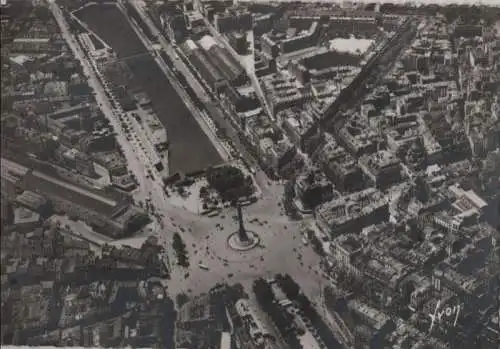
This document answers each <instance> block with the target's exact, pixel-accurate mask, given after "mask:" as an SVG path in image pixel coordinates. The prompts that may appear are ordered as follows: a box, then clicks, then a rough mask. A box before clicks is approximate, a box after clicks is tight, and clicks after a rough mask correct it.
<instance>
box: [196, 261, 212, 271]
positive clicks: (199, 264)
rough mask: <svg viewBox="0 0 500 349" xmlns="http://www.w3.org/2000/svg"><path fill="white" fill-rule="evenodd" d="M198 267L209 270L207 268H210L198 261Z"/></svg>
mask: <svg viewBox="0 0 500 349" xmlns="http://www.w3.org/2000/svg"><path fill="white" fill-rule="evenodd" d="M198 267H199V268H200V269H203V270H206V271H209V270H210V268H209V267H207V266H206V265H205V264H203V263H198Z"/></svg>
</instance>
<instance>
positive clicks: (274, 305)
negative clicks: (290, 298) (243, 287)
mask: <svg viewBox="0 0 500 349" xmlns="http://www.w3.org/2000/svg"><path fill="white" fill-rule="evenodd" d="M253 292H254V293H255V296H256V298H257V302H258V303H259V305H260V307H261V308H262V309H264V311H265V312H266V313H267V314H268V315H269V317H270V318H271V320H272V321H273V323H274V325H275V326H276V328H277V329H278V331H279V333H280V335H281V338H282V339H283V340H284V341H285V342H286V344H287V347H288V348H290V349H302V348H303V346H302V344H301V343H300V341H299V340H298V338H297V332H296V328H295V326H294V325H293V324H294V322H293V317H292V315H291V314H290V313H288V312H286V311H284V310H283V309H282V308H281V306H280V305H279V304H278V302H277V301H276V298H275V296H274V293H273V290H272V289H271V286H270V285H269V284H268V283H267V282H266V280H264V279H262V278H259V279H257V280H255V282H254V283H253Z"/></svg>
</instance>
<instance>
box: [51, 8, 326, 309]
mask: <svg viewBox="0 0 500 349" xmlns="http://www.w3.org/2000/svg"><path fill="white" fill-rule="evenodd" d="M51 8H52V10H53V12H54V14H55V16H56V19H57V21H58V23H59V25H60V26H61V30H62V33H63V35H64V37H65V39H66V40H67V42H68V44H69V45H70V47H71V49H72V51H73V52H74V54H75V56H76V57H78V59H79V60H80V62H81V63H82V65H83V68H84V71H85V74H86V75H87V76H88V77H89V84H90V85H91V87H92V88H93V89H94V91H95V92H96V99H97V101H98V103H99V104H100V106H101V108H102V109H103V112H104V114H105V115H106V117H107V118H108V119H109V121H110V123H111V125H113V127H114V128H115V130H116V131H117V132H116V133H117V140H118V142H119V144H120V146H121V147H122V149H123V152H124V155H125V157H126V159H127V161H128V164H129V167H130V170H131V171H132V172H133V173H134V174H135V175H136V178H137V180H138V182H139V189H138V190H137V192H136V193H135V197H136V200H137V201H139V200H140V201H143V202H144V201H145V200H146V199H149V200H150V202H151V204H152V205H153V206H154V207H155V210H156V212H157V213H158V214H159V217H161V219H160V220H159V221H158V222H154V223H153V224H152V225H151V228H152V230H153V234H154V235H156V236H158V238H159V241H160V242H161V243H162V244H163V245H164V246H165V247H166V254H167V255H168V257H169V259H170V264H171V265H173V264H175V254H174V252H173V251H172V247H171V245H172V236H173V233H174V232H179V233H181V236H182V238H183V240H184V242H185V244H186V247H187V250H188V254H189V256H190V263H191V266H190V267H189V268H188V269H184V268H182V267H179V266H174V267H173V270H172V275H171V281H169V282H168V289H169V292H170V293H171V294H172V295H174V294H177V293H179V292H189V290H192V291H193V292H196V293H199V292H203V291H208V290H209V289H210V288H211V287H212V286H213V285H214V284H215V283H216V282H218V281H221V282H222V281H228V282H241V283H243V284H245V285H250V284H251V282H252V281H253V280H254V279H255V278H256V277H268V276H272V275H274V274H276V273H289V274H290V275H292V276H293V277H294V278H296V280H297V281H298V282H299V284H300V285H301V286H302V287H303V289H304V292H305V294H307V295H308V296H309V297H310V298H311V299H312V300H314V299H318V297H319V295H320V289H321V285H322V282H324V279H323V278H322V276H321V272H320V271H319V266H318V265H319V257H318V256H317V255H316V254H315V253H314V252H313V250H312V248H311V247H310V246H304V245H303V244H302V242H301V233H300V223H301V222H290V221H289V220H288V218H287V217H285V216H282V215H280V214H279V207H278V203H279V201H280V199H281V195H282V186H279V185H275V184H271V185H270V186H268V188H267V191H266V192H265V194H266V195H264V196H263V197H262V199H261V200H259V201H258V202H257V203H256V204H254V205H251V206H248V207H245V208H244V216H245V221H246V224H247V228H248V229H249V230H252V231H254V232H255V233H257V234H258V235H259V236H260V238H261V245H262V246H261V247H257V248H256V249H254V250H252V251H248V252H235V251H233V250H230V249H229V248H228V246H227V238H228V236H229V235H230V234H231V233H233V232H235V231H236V229H237V223H236V221H235V220H234V219H233V216H234V215H236V212H235V210H233V209H226V210H224V211H223V212H222V213H221V214H220V215H219V216H218V217H214V218H208V217H204V216H199V215H196V214H194V213H192V212H190V211H188V210H186V209H183V208H179V207H177V206H174V205H172V204H170V203H169V202H168V198H167V197H166V195H165V194H164V192H163V183H162V182H161V178H155V180H151V179H149V178H147V176H146V171H145V170H144V169H145V167H148V166H149V164H145V161H146V160H147V158H146V157H145V156H139V155H138V154H137V152H136V151H134V149H133V148H132V145H131V144H130V142H129V141H127V139H126V137H125V135H124V134H123V133H122V132H120V130H121V128H120V124H119V120H118V116H117V113H116V111H114V110H113V108H112V107H111V105H110V103H109V101H108V100H107V97H106V94H105V92H104V88H103V86H102V85H101V83H100V82H99V80H98V78H97V76H96V74H95V72H94V71H93V69H92V67H91V64H90V62H89V61H88V60H87V58H86V57H85V55H84V53H83V51H82V50H81V48H80V47H79V45H78V44H77V43H76V41H75V39H74V37H73V36H72V35H71V34H70V33H69V30H68V27H67V24H66V23H65V20H64V18H63V16H62V13H61V11H60V9H59V8H58V7H57V6H56V5H55V4H52V5H51ZM255 218H257V219H258V221H259V222H261V223H260V224H259V223H257V222H253V223H249V221H250V220H253V219H255ZM264 222H265V223H264ZM200 262H201V263H203V264H204V265H205V266H206V267H207V268H208V270H203V269H201V268H200V267H199V266H198V263H200ZM186 276H188V277H186Z"/></svg>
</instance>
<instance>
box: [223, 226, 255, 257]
mask: <svg viewBox="0 0 500 349" xmlns="http://www.w3.org/2000/svg"><path fill="white" fill-rule="evenodd" d="M244 236H245V237H242V234H241V231H236V232H234V233H232V234H231V235H229V237H228V238H227V245H228V246H229V248H231V249H232V250H235V251H239V252H244V251H250V250H252V249H254V248H255V247H257V246H259V245H260V237H259V235H257V234H256V233H254V232H253V231H249V230H245V235H244Z"/></svg>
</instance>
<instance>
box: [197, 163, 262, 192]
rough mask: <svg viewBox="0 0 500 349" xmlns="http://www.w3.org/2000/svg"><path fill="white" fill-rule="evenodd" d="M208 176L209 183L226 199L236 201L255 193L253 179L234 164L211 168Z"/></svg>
mask: <svg viewBox="0 0 500 349" xmlns="http://www.w3.org/2000/svg"><path fill="white" fill-rule="evenodd" d="M206 178H207V181H208V184H209V185H210V186H211V187H212V188H213V189H215V190H216V191H217V192H218V193H219V195H220V196H221V198H222V199H223V200H225V201H236V200H238V199H239V198H242V197H245V196H249V195H251V194H252V193H253V185H252V179H251V178H250V177H245V175H244V174H243V172H242V171H241V170H240V169H239V168H236V167H233V166H222V167H217V168H210V169H208V171H207V174H206Z"/></svg>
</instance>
